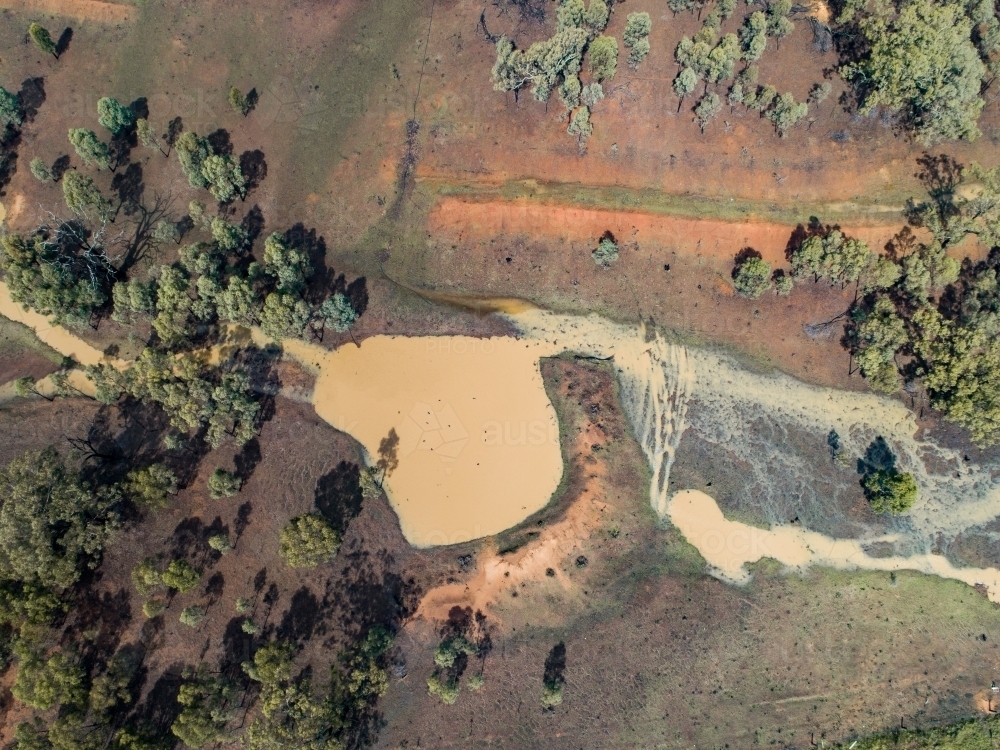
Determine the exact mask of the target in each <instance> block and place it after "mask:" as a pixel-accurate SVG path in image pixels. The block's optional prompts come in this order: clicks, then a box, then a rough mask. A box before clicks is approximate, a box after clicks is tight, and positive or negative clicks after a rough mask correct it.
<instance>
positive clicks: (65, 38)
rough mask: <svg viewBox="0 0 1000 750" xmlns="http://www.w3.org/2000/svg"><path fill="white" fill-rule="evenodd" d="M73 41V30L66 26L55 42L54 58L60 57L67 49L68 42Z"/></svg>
mask: <svg viewBox="0 0 1000 750" xmlns="http://www.w3.org/2000/svg"><path fill="white" fill-rule="evenodd" d="M72 41H73V29H72V27H70V26H67V27H66V28H65V29H63V32H62V34H60V35H59V40H58V41H57V42H56V57H57V58H59V57H62V54H63V52H65V51H66V50H68V49H69V44H70V42H72Z"/></svg>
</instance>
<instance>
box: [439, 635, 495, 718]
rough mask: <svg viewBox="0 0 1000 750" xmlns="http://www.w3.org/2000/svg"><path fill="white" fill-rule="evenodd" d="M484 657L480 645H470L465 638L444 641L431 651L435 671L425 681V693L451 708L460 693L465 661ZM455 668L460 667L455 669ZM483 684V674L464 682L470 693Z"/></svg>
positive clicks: (459, 637)
mask: <svg viewBox="0 0 1000 750" xmlns="http://www.w3.org/2000/svg"><path fill="white" fill-rule="evenodd" d="M482 656H483V649H482V646H481V644H479V643H473V642H472V641H470V640H469V639H468V638H466V637H465V635H462V634H457V635H451V636H449V637H447V638H445V639H444V640H443V641H441V643H439V644H438V647H437V648H436V649H435V650H434V666H435V669H434V672H433V674H431V676H430V677H428V678H427V692H428V693H430V694H431V695H434V696H437V697H438V698H440V699H441V702H442V703H444V704H445V705H448V706H450V705H452V704H453V703H455V701H457V700H458V696H459V693H461V692H462V686H461V680H462V675H463V673H464V671H465V667H464V665H465V662H466V661H468V659H479V658H481V657H482ZM456 665H460V668H458V669H456ZM484 684H485V679H484V677H483V672H482V670H481V669H480V670H479V672H477V673H476V674H473V675H470V676H469V677H467V678H466V680H465V686H466V687H467V688H468V689H469V690H472V691H473V692H475V691H477V690H479V689H480V688H481V687H482V686H483V685H484Z"/></svg>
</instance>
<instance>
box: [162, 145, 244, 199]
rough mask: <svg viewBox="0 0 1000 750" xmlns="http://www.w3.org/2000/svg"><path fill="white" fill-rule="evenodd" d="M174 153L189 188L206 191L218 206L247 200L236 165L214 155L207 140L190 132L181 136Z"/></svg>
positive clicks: (242, 179)
mask: <svg viewBox="0 0 1000 750" xmlns="http://www.w3.org/2000/svg"><path fill="white" fill-rule="evenodd" d="M174 150H175V151H176V152H177V159H178V160H179V161H180V164H181V171H183V172H184V175H185V176H186V177H187V178H188V184H190V185H191V187H193V188H207V189H208V191H209V192H210V193H211V194H212V197H213V198H215V199H216V200H217V201H219V203H229V202H231V201H232V200H234V199H235V198H237V197H239V198H240V199H241V200H242V199H243V198H245V197H246V191H247V184H246V179H245V178H244V176H243V171H242V170H241V169H240V165H239V163H238V162H237V161H235V160H234V159H233V157H232V156H230V155H229V154H224V153H222V154H220V153H216V151H215V149H213V148H212V144H211V143H210V142H209V140H208V139H207V138H203V137H201V136H199V135H198V134H197V133H193V132H191V131H187V132H184V133H181V135H180V137H179V138H178V139H177V140H176V142H175V143H174Z"/></svg>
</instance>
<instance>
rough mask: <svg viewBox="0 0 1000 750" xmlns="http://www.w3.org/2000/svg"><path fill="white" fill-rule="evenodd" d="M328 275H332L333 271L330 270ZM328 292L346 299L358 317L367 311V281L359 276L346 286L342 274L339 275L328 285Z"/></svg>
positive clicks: (345, 279)
mask: <svg viewBox="0 0 1000 750" xmlns="http://www.w3.org/2000/svg"><path fill="white" fill-rule="evenodd" d="M330 275H331V276H332V275H333V269H331V270H330ZM330 291H331V293H333V294H338V293H339V294H343V295H344V296H345V297H347V300H348V302H350V303H351V307H353V308H354V311H355V312H357V314H358V317H360V316H362V315H364V314H365V310H367V309H368V280H367V279H366V278H365V277H364V276H359V277H358V278H356V279H355V280H354V281H352V282H351V283H350V284H348V283H347V278H346V277H345V276H344V274H340V275H339V276H337V278H336V279H334V281H333V283H332V284H330Z"/></svg>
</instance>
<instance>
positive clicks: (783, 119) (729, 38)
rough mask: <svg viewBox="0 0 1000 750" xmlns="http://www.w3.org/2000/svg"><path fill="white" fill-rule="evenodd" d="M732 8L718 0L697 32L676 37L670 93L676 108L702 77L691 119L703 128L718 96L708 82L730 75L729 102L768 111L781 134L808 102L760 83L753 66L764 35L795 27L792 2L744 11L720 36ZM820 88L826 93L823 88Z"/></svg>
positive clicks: (785, 0)
mask: <svg viewBox="0 0 1000 750" xmlns="http://www.w3.org/2000/svg"><path fill="white" fill-rule="evenodd" d="M735 8H736V4H735V2H733V0H720V1H719V2H718V3H717V4H716V6H715V8H713V10H712V11H711V12H710V13H709V14H708V15H707V16H706V17H705V21H704V22H703V24H702V27H701V29H700V30H699V31H698V33H697V34H695V35H694V37H693V38H691V37H683V38H682V39H681V41H680V42H679V43H678V45H677V48H676V50H675V51H674V58H675V59H676V61H677V64H678V65H679V66H680V68H681V70H680V72H679V73H678V74H677V77H676V78H674V83H673V87H674V93H675V94H676V95H677V98H678V99H679V100H680V103H679V105H678V111H680V108H681V107H682V106H683V105H684V100H685V98H687V97H688V96H690V95H691V94H693V93H694V91H695V89H696V88H697V87H698V85H699V83H700V82H702V81H704V84H705V89H704V92H703V94H702V96H701V97H700V98H699V99H698V101H697V102H696V103H695V105H694V108H693V111H694V115H695V120H696V121H697V123H698V125H699V126H700V127H701V130H702V132H704V130H705V128H706V127H707V126H708V124H709V123H710V122H711V121H712V119H713V118H714V117H715V116H716V115H717V114H718V113H719V111H720V110H721V109H722V99H721V97H720V96H719V94H718V93H716V92H715V91H709V89H708V87H709V85H718V84H721V83H724V82H725V81H729V80H732V81H733V83H732V85H731V86H730V88H729V92H728V95H727V101H728V102H729V104H730V106H736V105H737V104H742V105H744V106H746V107H747V108H749V109H755V110H757V111H758V112H759V113H760V116H761V117H767V118H768V119H769V120H770V121H771V122H772V123H774V127H775V130H776V131H777V132H778V134H779V135H781V136H784V135H785V134H786V133H787V132H788V130H789V129H790V128H792V127H793V126H794V125H795V124H796V123H798V122H799V121H800V120H802V119H803V118H805V116H806V115H807V114H808V113H809V105H808V104H807V103H806V102H796V101H795V97H794V96H793V95H792V94H791V93H787V92H786V93H784V94H781V95H779V94H778V91H777V90H776V89H775V88H774V87H773V86H770V85H765V86H759V85H758V84H757V78H758V69H757V66H756V65H754V63H755V62H756V61H757V60H759V59H760V58H761V56H762V55H763V54H764V50H765V49H766V48H767V40H768V38H769V37H775V38H777V39H780V38H782V37H784V36H787V35H788V34H790V33H791V32H792V30H793V29H794V28H795V26H794V24H793V23H792V22H791V21H790V20H789V19H788V14H789V13H790V12H791V10H792V4H791V2H790V0H775V2H772V3H769V4H768V5H767V10H766V12H765V11H754V12H753V13H751V14H750V15H749V16H747V17H746V20H745V21H744V23H743V26H742V27H740V29H739V33H738V34H733V33H729V34H725V35H724V36H723V37H722V38H721V39H719V38H718V34H719V30H720V28H721V26H722V23H723V21H725V20H726V19H728V18H729V17H730V16H731V15H732V14H733V12H734V11H735ZM741 60H742V61H743V62H744V63H745V64H744V67H743V69H742V70H741V71H740V72H739V73H737V72H736V66H737V64H738V63H739V62H740V61H741ZM820 88H822V87H820ZM825 91H826V93H827V94H828V93H829V90H828V89H826V90H825ZM824 98H825V95H824Z"/></svg>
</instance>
